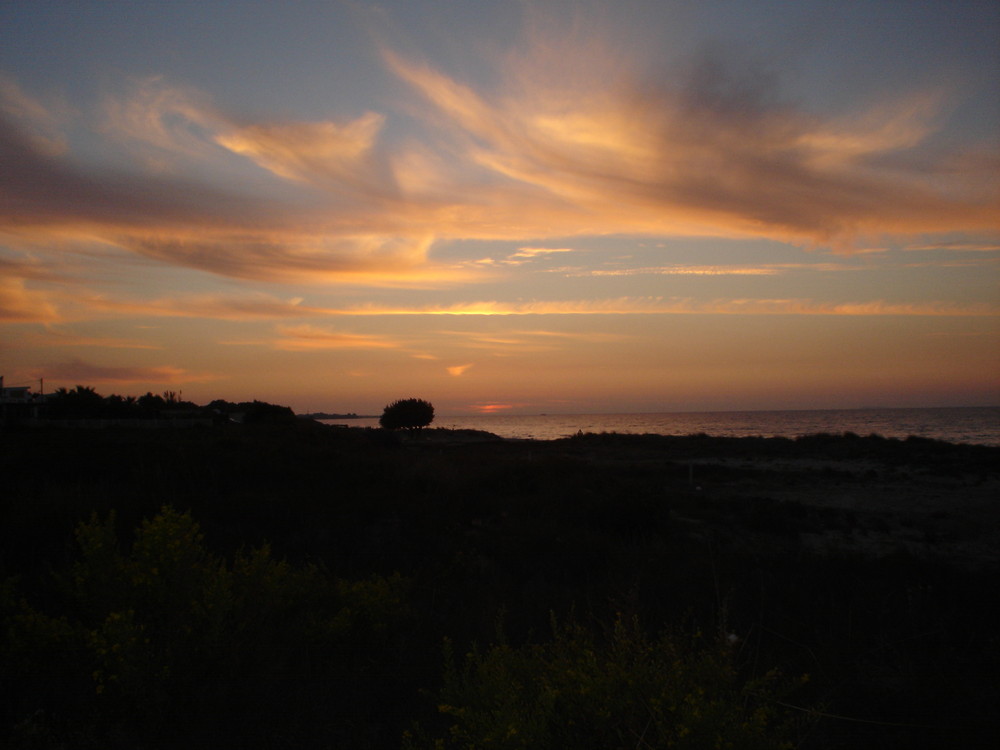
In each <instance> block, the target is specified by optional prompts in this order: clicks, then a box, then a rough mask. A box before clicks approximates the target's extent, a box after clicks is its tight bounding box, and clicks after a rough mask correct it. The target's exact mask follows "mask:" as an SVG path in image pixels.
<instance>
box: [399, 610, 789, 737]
mask: <svg viewBox="0 0 1000 750" xmlns="http://www.w3.org/2000/svg"><path fill="white" fill-rule="evenodd" d="M446 657H447V659H448V661H449V664H448V667H447V669H446V673H445V682H444V688H443V689H442V691H441V692H440V694H439V696H438V699H439V700H438V704H439V705H438V711H439V712H440V713H442V714H444V715H446V716H447V717H449V722H450V726H448V727H447V729H446V731H444V732H442V733H441V734H442V735H443V736H441V737H438V738H429V737H427V736H425V735H424V733H423V731H422V729H421V728H420V727H417V728H416V729H415V730H414V732H412V733H408V735H407V738H406V739H407V744H408V747H409V748H410V750H415V748H418V747H434V748H435V749H437V748H441V749H442V750H446V749H448V748H497V749H498V750H499V749H502V750H514V749H515V748H524V749H525V750H527V749H528V748H530V749H531V750H536V749H545V748H552V749H553V750H555V749H556V748H563V747H572V748H594V750H597V749H598V748H602V749H603V748H625V747H642V748H668V747H669V748H691V749H692V750H693V749H694V748H708V747H712V748H742V749H746V750H750V749H752V748H760V749H761V750H764V749H765V748H766V749H767V750H774V748H782V747H787V748H790V747H792V743H791V742H790V739H791V735H792V733H793V730H794V728H795V727H794V725H793V724H792V723H791V722H789V721H786V720H785V716H784V713H783V712H782V711H781V709H780V708H779V706H778V705H777V704H776V703H775V702H774V699H775V697H776V692H777V690H778V689H779V683H781V682H782V680H781V679H780V678H779V677H778V675H777V674H776V673H773V672H772V673H768V674H767V675H765V676H764V677H761V678H757V679H751V680H745V679H742V678H740V676H739V673H738V670H737V669H736V667H735V665H734V663H733V658H732V654H731V653H730V650H729V648H728V647H727V646H726V645H725V644H718V645H713V644H707V643H702V642H701V639H700V638H698V637H696V638H695V639H694V640H693V641H692V642H686V641H685V640H683V639H680V638H676V637H671V636H661V637H660V638H658V639H656V640H650V639H649V638H647V637H646V636H645V634H644V633H643V632H642V631H641V629H640V628H639V626H638V623H637V622H636V621H635V620H625V619H623V618H621V617H620V616H619V617H618V619H617V620H616V622H615V625H614V629H613V632H612V633H611V634H610V636H609V637H608V638H607V639H606V641H605V642H603V643H601V642H600V641H599V640H598V639H596V638H594V637H593V635H592V634H590V633H589V632H587V631H586V630H584V629H583V628H579V627H569V628H556V633H555V637H554V639H553V640H552V641H551V642H549V643H545V644H529V645H525V646H522V647H518V648H515V647H512V646H509V645H507V644H505V643H501V644H499V645H495V646H493V647H491V648H490V649H488V650H486V651H485V652H481V651H479V650H478V649H473V650H472V651H471V652H470V653H468V654H467V655H466V656H465V659H464V663H463V664H461V665H456V664H455V660H454V658H453V657H452V656H451V654H450V653H448V654H446Z"/></svg>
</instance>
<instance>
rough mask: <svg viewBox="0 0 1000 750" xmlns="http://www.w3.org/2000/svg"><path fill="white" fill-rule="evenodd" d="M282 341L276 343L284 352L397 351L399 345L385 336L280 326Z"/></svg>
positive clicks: (308, 326)
mask: <svg viewBox="0 0 1000 750" xmlns="http://www.w3.org/2000/svg"><path fill="white" fill-rule="evenodd" d="M278 333H279V334H280V335H281V336H282V338H281V339H279V340H278V341H276V342H275V343H274V346H275V348H276V349H282V350H284V351H294V352H302V351H315V350H319V349H396V348H399V343H398V342H396V341H392V340H391V339H387V338H385V337H383V336H368V335H362V334H356V333H341V332H339V331H330V330H327V329H325V328H317V327H316V326H311V325H301V326H279V328H278Z"/></svg>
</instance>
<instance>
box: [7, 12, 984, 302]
mask: <svg viewBox="0 0 1000 750" xmlns="http://www.w3.org/2000/svg"><path fill="white" fill-rule="evenodd" d="M527 18H528V20H527V22H526V26H525V29H524V32H523V34H522V38H521V39H520V40H519V41H517V42H515V43H514V44H513V45H512V47H511V48H510V49H509V50H508V52H507V54H506V55H501V56H499V57H498V58H496V59H495V60H493V62H494V63H495V65H494V71H493V73H494V81H495V83H494V84H491V85H484V84H482V83H478V82H473V81H472V80H464V79H462V78H460V77H459V76H457V75H450V74H448V73H446V72H444V71H443V70H441V69H439V68H437V67H435V66H434V65H432V64H430V63H428V62H425V61H423V60H418V59H416V58H415V57H407V56H404V55H402V54H400V53H398V52H396V51H393V50H389V49H384V50H383V60H384V63H385V66H386V68H387V69H388V70H389V71H390V72H391V73H393V74H394V75H395V76H396V77H397V78H398V79H399V80H400V81H402V82H403V83H404V84H405V85H406V86H408V87H409V89H410V90H411V91H412V92H413V93H414V94H415V95H416V98H417V102H418V103H417V105H416V106H414V107H412V108H409V109H407V110H406V111H405V115H406V116H407V123H408V124H409V123H410V122H411V119H409V118H411V117H412V115H417V117H418V118H423V122H422V126H421V127H420V128H417V129H413V130H411V131H409V132H408V133H407V137H405V138H398V137H389V136H388V135H387V133H388V131H390V130H391V129H392V126H393V125H395V124H397V123H399V122H401V121H402V119H403V118H400V117H399V116H398V115H399V113H398V112H396V111H393V110H392V109H387V110H386V111H375V110H374V109H368V110H363V111H362V114H360V115H354V116H351V117H334V116H331V117H329V118H326V119H318V120H310V121H306V120H294V119H289V118H287V117H274V116H267V115H264V116H262V117H258V118H256V119H253V120H250V119H248V118H247V117H246V116H242V115H239V116H238V115H236V114H234V113H233V112H230V111H227V109H226V107H225V106H224V105H223V104H220V103H218V102H216V101H215V100H214V99H213V97H211V96H209V95H208V94H206V93H204V92H202V91H199V90H197V89H195V88H194V87H191V86H187V85H183V84H176V83H173V82H171V81H169V80H167V79H166V78H164V77H161V76H152V77H148V78H144V79H140V80H138V81H136V82H134V85H133V86H132V87H131V88H130V89H129V90H128V91H127V92H126V93H124V94H119V95H116V96H110V95H109V96H108V97H107V98H106V99H105V101H104V102H103V104H102V107H103V126H102V128H103V129H102V130H101V133H102V134H103V135H104V136H105V137H107V138H108V139H109V141H110V142H111V145H114V146H120V147H123V148H126V149H127V150H128V151H129V152H130V153H133V154H134V155H136V157H137V162H138V164H139V165H140V168H139V169H133V170H129V169H124V168H118V169H115V170H112V169H108V168H102V169H97V168H94V167H93V166H92V165H90V164H89V163H88V162H85V161H84V160H82V159H79V158H77V157H76V155H75V154H73V153H70V152H69V151H68V149H69V146H68V143H69V141H67V140H66V139H65V137H64V134H62V133H61V132H60V131H59V129H58V127H56V126H55V125H53V123H55V122H57V118H55V117H53V115H52V108H51V107H49V108H46V107H45V106H44V105H42V104H41V103H40V102H39V101H38V100H37V99H33V98H32V97H30V96H28V95H27V94H26V93H25V92H24V91H22V90H21V89H20V87H19V86H18V85H17V83H16V82H15V81H13V79H11V78H9V77H7V78H2V79H0V113H2V115H3V116H2V120H0V161H2V163H3V164H4V165H5V170H4V174H3V179H2V181H0V232H6V233H7V234H8V236H10V237H13V238H14V241H15V242H16V241H18V238H21V239H24V240H27V239H33V240H35V241H44V240H45V239H47V238H53V237H59V238H61V239H62V240H63V241H77V242H81V243H84V242H101V243H106V244H108V245H111V246H114V247H116V248H121V249H124V250H126V251H128V252H131V253H135V254H137V255H140V256H143V257H145V258H151V259H154V260H156V261H158V262H162V263H165V264H169V265H175V266H181V267H184V268H192V269H197V270H200V271H205V272H208V273H211V274H216V275H219V276H225V277H234V278H240V279H248V280H264V281H277V282H282V283H287V282H297V283H314V284H315V283H347V284H354V285H361V286H395V287H416V288H430V287H440V286H447V285H453V284H457V283H469V282H474V281H477V280H481V279H483V278H486V274H488V273H490V264H486V263H482V264H478V265H475V264H466V265H455V264H451V265H449V264H445V263H438V262H436V261H435V260H434V254H433V248H434V246H435V243H436V242H438V241H440V240H452V239H479V240H493V239H501V240H511V241H517V242H532V243H535V242H538V243H542V244H538V245H535V244H532V245H526V246H524V247H521V248H520V249H519V250H518V251H516V252H514V253H512V254H510V255H509V256H507V257H506V259H505V260H504V261H497V264H501V265H502V264H506V265H509V266H512V267H514V266H516V265H518V264H521V263H527V262H529V261H532V260H538V259H540V258H542V257H544V256H546V255H548V254H550V253H556V252H567V251H568V250H569V248H565V247H555V248H547V247H545V246H544V242H545V240H546V238H566V237H574V236H581V235H592V234H633V235H634V234H646V235H655V236H666V235H702V236H719V237H730V238H733V237H766V238H771V239H777V240H781V241H787V242H794V243H800V244H806V245H824V244H829V245H835V246H838V247H849V246H851V245H852V243H860V242H862V241H864V240H867V238H870V237H877V236H881V235H897V234H902V235H912V234H918V233H930V234H933V233H944V232H967V231H973V230H983V231H986V232H991V231H993V232H995V231H1000V188H998V186H997V183H996V180H995V177H994V176H995V173H996V169H997V167H998V165H1000V154H998V152H997V150H996V148H995V146H994V145H989V144H987V145H984V146H967V147H962V148H959V147H957V146H956V147H953V148H951V149H950V150H948V149H946V148H944V147H941V146H939V145H935V147H934V148H933V149H932V148H931V147H930V144H931V141H932V139H933V136H934V135H935V134H936V132H937V131H938V130H939V129H940V128H941V127H942V122H943V120H944V114H945V109H946V104H947V101H948V97H949V94H948V92H947V91H945V90H944V89H943V88H941V87H935V88H932V87H923V88H919V87H918V88H916V89H914V90H912V91H908V92H901V93H896V94H894V95H892V96H887V97H886V98H884V99H883V101H882V102H881V103H880V104H878V105H876V106H867V107H866V106H861V107H858V108H857V110H856V111H853V112H847V113H844V112H840V113H837V114H835V115H821V114H817V113H815V112H810V111H808V110H806V109H805V108H803V107H802V106H799V105H797V104H796V103H795V102H792V101H788V100H786V99H784V98H783V97H782V92H781V90H780V86H779V84H780V79H778V78H777V77H776V76H774V75H772V74H771V73H770V72H769V71H767V70H766V69H764V67H763V66H760V65H757V64H755V63H754V62H753V61H749V62H748V61H747V60H745V59H738V58H736V57H734V56H732V55H730V56H728V57H727V55H726V54H721V53H718V52H707V53H702V54H699V55H695V56H694V57H693V58H692V59H689V60H687V61H686V62H681V63H678V62H676V61H675V62H672V63H670V64H669V65H668V64H664V66H663V68H662V69H661V70H658V71H656V75H652V74H651V72H650V71H648V70H645V71H640V70H639V69H638V67H637V66H634V65H631V64H629V63H628V62H627V59H628V58H627V56H623V55H620V54H617V55H616V54H615V47H614V44H612V43H610V42H609V41H608V38H607V37H606V36H605V34H606V33H607V32H606V29H605V28H604V26H603V25H602V24H600V23H584V22H581V19H580V18H575V19H569V20H567V21H565V22H564V23H563V26H562V27H556V26H553V27H551V28H548V29H547V30H545V31H547V32H548V33H543V31H540V24H541V22H540V21H539V18H540V14H539V13H538V12H530V13H528V14H527ZM550 23H551V22H550ZM653 80H655V81H656V83H651V81H653ZM40 122H45V123H47V124H46V126H45V127H47V128H49V131H50V132H51V135H49V136H46V138H45V139H43V141H44V142H43V141H40V140H39V139H38V138H37V137H36V136H35V135H34V133H35V132H36V131H38V128H36V127H35V124H36V123H40ZM251 165H254V166H256V167H259V168H260V174H257V173H256V171H255V170H253V169H252V167H251ZM250 172H253V173H254V174H255V175H256V177H254V180H255V181H253V182H254V184H253V188H252V189H251V188H250V187H249V186H246V185H244V182H245V181H244V180H242V179H239V178H241V177H245V176H246V175H247V174H249V173H250ZM257 178H259V180H258V179H257ZM553 241H555V240H553ZM559 241H565V240H564V239H561V240H559ZM859 246H862V245H859ZM862 247H863V246H862ZM662 268H663V269H668V268H669V266H663V267H662ZM636 272H641V271H636ZM660 272H661V273H663V272H669V271H662V270H661V271H660ZM694 272H695V271H693V270H692V271H691V273H694ZM703 272H704V273H713V272H712V271H709V270H708V269H707V268H706V269H704V271H703ZM672 273H673V274H678V273H682V271H681V270H680V268H679V267H675V268H674V271H672ZM730 273H746V274H750V271H744V272H737V271H735V270H731V271H730ZM761 273H767V272H766V271H762V272H761Z"/></svg>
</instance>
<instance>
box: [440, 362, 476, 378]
mask: <svg viewBox="0 0 1000 750" xmlns="http://www.w3.org/2000/svg"><path fill="white" fill-rule="evenodd" d="M470 367H472V364H471V363H470V364H467V365H454V366H453V367H446V368H445V369H446V370H447V371H448V374H449V375H451V376H453V377H456V378H457V377H459V376H461V375H464V374H465V372H466V370H468V369H469V368H470Z"/></svg>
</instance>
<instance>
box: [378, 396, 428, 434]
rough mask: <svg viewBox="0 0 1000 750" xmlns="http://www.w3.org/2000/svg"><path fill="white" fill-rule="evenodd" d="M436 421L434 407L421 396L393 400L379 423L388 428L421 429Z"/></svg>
mask: <svg viewBox="0 0 1000 750" xmlns="http://www.w3.org/2000/svg"><path fill="white" fill-rule="evenodd" d="M433 421H434V407H433V406H432V405H431V403H430V402H429V401H424V400H423V399H420V398H407V399H401V400H399V401H393V402H392V403H391V404H389V405H388V406H386V407H385V410H384V411H383V412H382V416H381V417H379V420H378V423H379V424H380V425H382V427H383V428H384V429H386V430H399V429H404V430H411V431H413V430H417V431H419V430H421V429H422V428H424V427H426V426H427V425H429V424H430V423H431V422H433Z"/></svg>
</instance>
